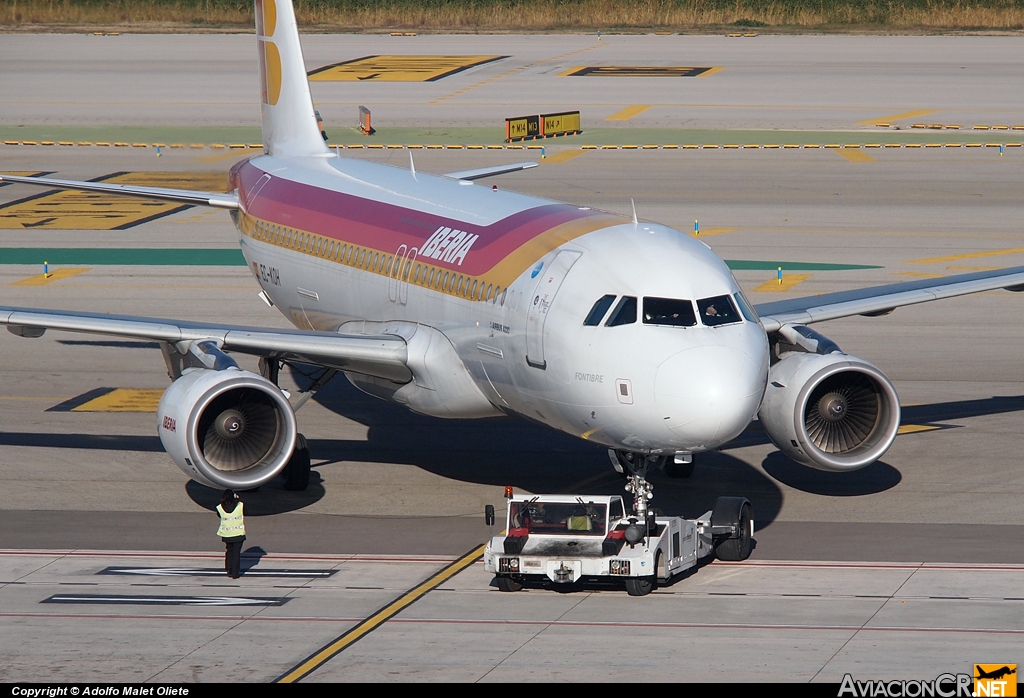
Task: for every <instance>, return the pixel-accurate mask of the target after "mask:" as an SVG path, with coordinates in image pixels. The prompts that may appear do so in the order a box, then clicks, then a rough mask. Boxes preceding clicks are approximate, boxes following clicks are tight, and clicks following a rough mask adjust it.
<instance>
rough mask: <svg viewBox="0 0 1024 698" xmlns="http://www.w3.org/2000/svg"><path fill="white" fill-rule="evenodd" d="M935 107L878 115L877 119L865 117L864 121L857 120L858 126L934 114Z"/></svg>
mask: <svg viewBox="0 0 1024 698" xmlns="http://www.w3.org/2000/svg"><path fill="white" fill-rule="evenodd" d="M936 111H938V110H937V109H918V110H917V111H905V112H903V113H902V114H890V115H889V116H880V117H878V118H877V119H867V120H865V121H858V122H857V125H858V126H869V125H872V124H877V123H886V122H892V121H901V120H903V119H913V118H914V117H915V116H924V115H926V114H934V113H935V112H936Z"/></svg>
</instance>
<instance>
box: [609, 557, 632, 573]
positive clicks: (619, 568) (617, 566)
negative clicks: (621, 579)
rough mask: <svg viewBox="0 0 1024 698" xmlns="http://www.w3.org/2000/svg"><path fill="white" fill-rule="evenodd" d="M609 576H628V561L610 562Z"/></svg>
mask: <svg viewBox="0 0 1024 698" xmlns="http://www.w3.org/2000/svg"><path fill="white" fill-rule="evenodd" d="M608 572H609V573H610V574H625V575H628V574H629V560H612V561H611V562H609V563H608Z"/></svg>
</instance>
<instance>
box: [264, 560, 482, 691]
mask: <svg viewBox="0 0 1024 698" xmlns="http://www.w3.org/2000/svg"><path fill="white" fill-rule="evenodd" d="M485 547H486V546H484V545H479V546H477V547H475V548H473V549H472V550H470V551H469V552H468V553H466V554H465V555H463V556H462V557H460V558H459V559H458V560H456V561H455V562H453V563H451V564H450V565H448V566H447V567H444V568H443V569H441V570H440V571H438V572H437V573H435V574H434V575H432V576H430V577H428V578H427V579H426V580H425V581H423V582H421V583H420V584H418V585H417V586H415V587H413V588H412V589H410V590H409V591H407V592H405V593H404V594H402V595H401V596H399V597H398V598H397V599H395V600H394V601H392V602H391V603H389V604H388V605H387V606H385V607H384V608H382V609H380V610H379V611H377V612H376V613H374V614H373V615H371V616H370V617H369V618H366V619H365V620H363V621H361V622H359V623H357V624H356V625H355V626H354V627H352V628H350V629H349V630H347V631H345V632H344V633H343V634H342V635H341V636H340V637H338V638H337V639H335V640H333V641H332V642H329V643H328V644H326V645H324V646H323V647H322V648H320V649H319V650H317V651H316V652H314V653H313V654H311V655H310V656H309V657H307V658H306V659H304V660H303V661H302V662H300V663H299V664H298V665H296V666H295V667H294V668H292V669H290V670H288V671H287V672H286V673H284V674H282V675H281V676H279V677H278V678H277V679H276V680H275V683H294V682H296V681H299V680H300V679H302V678H303V677H305V676H308V675H309V674H311V673H312V672H314V671H316V670H317V669H319V668H320V667H321V666H323V665H324V664H325V663H326V662H328V661H329V660H330V659H331V658H332V657H334V656H335V655H337V654H338V653H339V652H341V651H343V650H344V649H345V648H347V647H348V646H349V645H351V644H352V643H354V642H356V641H358V640H360V639H361V638H363V637H365V636H366V635H368V634H369V633H371V632H373V631H374V630H376V629H377V628H378V627H379V626H381V625H383V624H384V623H385V622H387V621H388V620H390V619H391V618H393V617H395V616H396V615H398V614H399V613H401V612H402V611H403V610H404V609H405V608H407V607H408V606H410V605H412V604H413V603H415V602H416V601H418V600H419V599H420V598H421V597H422V596H424V595H426V594H427V592H430V591H433V590H434V589H436V588H437V587H439V586H440V585H441V584H443V583H444V582H446V581H447V580H449V579H451V578H452V577H454V576H455V575H457V574H458V573H459V572H461V571H463V570H464V569H466V568H467V567H469V566H470V565H472V564H473V563H474V562H476V561H477V560H478V559H480V556H481V555H483V553H484V548H485Z"/></svg>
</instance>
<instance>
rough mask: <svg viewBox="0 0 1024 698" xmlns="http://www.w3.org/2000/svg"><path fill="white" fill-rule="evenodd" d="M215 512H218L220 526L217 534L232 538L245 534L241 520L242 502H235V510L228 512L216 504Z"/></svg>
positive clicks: (243, 523)
mask: <svg viewBox="0 0 1024 698" xmlns="http://www.w3.org/2000/svg"><path fill="white" fill-rule="evenodd" d="M217 513H218V514H220V528H218V529H217V535H218V536H220V537H221V538H234V537H235V536H244V535H245V522H244V521H243V520H242V503H241V502H238V503H237V504H235V510H234V511H232V512H230V513H228V512H226V511H224V509H222V508H221V506H220V504H218V505H217Z"/></svg>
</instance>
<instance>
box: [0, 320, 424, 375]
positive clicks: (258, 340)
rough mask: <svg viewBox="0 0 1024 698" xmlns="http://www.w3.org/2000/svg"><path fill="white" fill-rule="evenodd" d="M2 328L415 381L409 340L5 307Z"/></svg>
mask: <svg viewBox="0 0 1024 698" xmlns="http://www.w3.org/2000/svg"><path fill="white" fill-rule="evenodd" d="M0 324H2V325H7V329H8V330H9V331H10V332H12V333H13V334H16V335H19V336H23V337H38V336H40V335H42V334H43V332H44V331H45V330H48V329H49V330H65V331H68V332H85V333H89V334H101V335H112V336H115V337H131V338H133V339H148V340H155V341H158V342H167V343H169V344H175V343H177V342H188V341H198V340H204V339H213V340H217V341H220V342H221V348H222V349H224V350H225V351H233V352H239V353H242V354H252V355H255V356H266V357H273V358H278V359H288V360H292V361H301V362H304V363H311V364H317V365H320V366H325V367H328V368H336V369H338V370H341V371H352V372H354V373H362V374H366V375H370V376H377V377H379V378H385V379H387V380H391V381H395V382H397V383H408V382H409V381H410V380H412V372H411V371H410V370H409V368H408V366H407V365H406V362H407V358H408V352H407V349H406V343H405V340H404V339H402V338H401V337H398V336H394V335H373V336H369V335H343V334H337V333H334V332H312V331H305V330H287V329H283V330H278V329H265V328H259V327H242V326H237V325H214V324H208V323H198V322H184V321H181V320H162V319H158V318H146V317H132V316H127V315H107V314H105V313H77V312H70V311H65V310H43V309H37V308H12V307H6V306H0Z"/></svg>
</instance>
